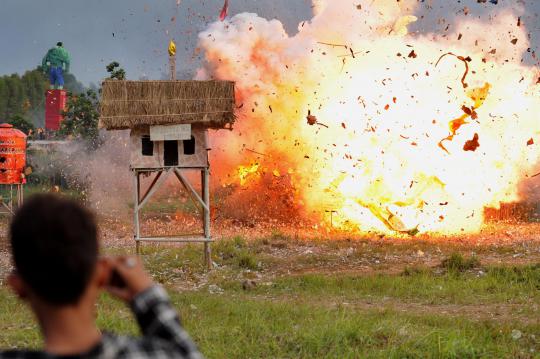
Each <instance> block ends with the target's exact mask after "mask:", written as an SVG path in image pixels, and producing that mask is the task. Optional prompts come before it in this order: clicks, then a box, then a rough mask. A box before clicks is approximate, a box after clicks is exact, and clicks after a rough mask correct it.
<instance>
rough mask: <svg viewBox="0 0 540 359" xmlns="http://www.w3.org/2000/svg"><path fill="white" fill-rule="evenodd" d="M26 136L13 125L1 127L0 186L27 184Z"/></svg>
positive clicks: (5, 124) (4, 124) (2, 125)
mask: <svg viewBox="0 0 540 359" xmlns="http://www.w3.org/2000/svg"><path fill="white" fill-rule="evenodd" d="M25 166H26V135H25V134H24V133H23V132H22V131H19V130H17V129H14V128H13V126H12V125H10V124H7V123H3V124H1V125H0V184H20V183H25V182H26V180H25V178H24V168H25Z"/></svg>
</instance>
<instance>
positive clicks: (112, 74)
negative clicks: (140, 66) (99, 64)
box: [105, 61, 126, 80]
mask: <svg viewBox="0 0 540 359" xmlns="http://www.w3.org/2000/svg"><path fill="white" fill-rule="evenodd" d="M105 68H106V69H107V72H108V73H109V78H110V79H116V80H125V79H126V71H125V70H124V69H123V68H121V67H120V64H119V63H118V62H116V61H113V62H111V63H110V64H108V65H107V67H105Z"/></svg>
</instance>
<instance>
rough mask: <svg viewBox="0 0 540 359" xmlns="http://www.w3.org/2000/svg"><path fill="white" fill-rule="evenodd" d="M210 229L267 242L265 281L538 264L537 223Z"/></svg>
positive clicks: (122, 228) (113, 246) (160, 226)
mask: <svg viewBox="0 0 540 359" xmlns="http://www.w3.org/2000/svg"><path fill="white" fill-rule="evenodd" d="M196 222H197V221H196V220H193V219H191V218H187V219H186V218H171V217H168V218H150V219H149V220H147V221H146V222H145V224H144V226H143V227H142V230H143V232H147V233H159V234H160V235H171V234H173V233H175V232H176V231H178V230H179V229H180V228H188V231H189V230H190V229H194V228H196V227H197V223H196ZM99 226H100V237H101V244H102V248H104V249H105V250H106V251H109V250H114V251H118V250H120V251H122V252H124V251H126V252H131V251H133V252H134V251H135V245H134V241H133V234H132V225H131V223H130V222H128V221H127V220H125V219H124V220H118V219H113V218H101V219H100V221H99ZM212 230H213V238H214V239H215V240H216V241H220V240H222V239H227V238H232V237H236V236H240V237H242V238H244V239H245V240H247V241H248V242H250V241H254V240H259V241H260V240H262V241H263V242H264V243H265V244H267V245H266V246H265V248H266V249H265V255H267V256H268V257H269V258H274V259H275V261H272V263H273V264H274V265H273V266H267V267H266V268H265V270H264V271H263V273H264V276H269V277H273V276H276V275H278V276H279V275H284V274H286V275H295V274H303V273H310V272H315V273H325V272H328V273H337V272H347V273H356V272H361V273H362V274H369V273H389V274H394V273H401V272H402V271H403V270H404V269H405V268H407V267H411V266H417V265H421V266H427V267H435V266H437V265H438V264H440V263H441V260H443V259H444V258H445V257H447V256H448V255H449V254H450V253H453V252H460V253H462V254H464V255H475V256H476V257H478V259H479V260H480V262H481V264H482V265H523V264H536V263H540V223H524V224H515V223H514V224H512V223H496V224H488V225H485V226H484V228H483V229H482V230H481V231H480V232H479V233H476V234H466V235H461V236H459V235H453V236H443V235H437V236H435V235H427V234H419V235H417V236H416V237H410V236H388V235H383V234H378V233H356V234H354V233H353V234H351V233H343V232H338V231H329V230H327V229H324V228H323V229H321V228H312V227H298V228H291V226H287V227H283V226H280V225H279V224H277V223H258V224H256V225H249V226H246V225H242V224H240V223H238V222H237V221H230V220H222V221H218V222H217V223H213V227H212ZM150 246H153V245H150ZM162 246H163V247H167V246H182V244H178V245H174V244H167V245H162ZM201 247H202V246H201ZM201 260H202V249H201ZM10 270H11V265H10V259H9V252H8V242H7V221H3V222H2V223H1V224H0V280H1V279H3V278H4V277H5V275H6V274H7V273H8V272H9V271H10Z"/></svg>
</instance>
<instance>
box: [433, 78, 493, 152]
mask: <svg viewBox="0 0 540 359" xmlns="http://www.w3.org/2000/svg"><path fill="white" fill-rule="evenodd" d="M490 88H491V85H490V84H488V83H486V84H485V85H484V86H483V87H479V88H475V89H473V90H471V91H469V92H468V93H467V96H468V97H469V98H470V99H471V100H473V101H474V105H473V106H471V107H470V108H469V107H467V106H465V105H464V106H462V107H461V110H462V111H463V112H465V113H464V114H463V115H461V116H460V117H458V118H456V119H455V120H452V121H450V122H449V124H448V127H449V128H450V135H448V137H445V138H443V139H442V140H441V141H440V142H439V144H438V146H439V148H441V149H442V150H443V151H445V152H446V153H448V154H450V152H448V149H446V147H445V146H444V143H443V142H445V141H452V140H453V139H454V136H456V133H457V131H458V130H459V129H460V128H461V126H463V125H465V124H467V123H468V122H467V121H466V119H467V118H469V117H471V118H472V119H477V118H478V115H477V113H476V111H475V109H477V108H479V107H480V106H482V105H483V104H484V101H485V100H486V97H487V95H488V94H489V89H490ZM474 150H476V148H475V149H474ZM474 150H473V151H474Z"/></svg>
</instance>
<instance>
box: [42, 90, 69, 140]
mask: <svg viewBox="0 0 540 359" xmlns="http://www.w3.org/2000/svg"><path fill="white" fill-rule="evenodd" d="M65 109H66V91H64V90H47V94H46V98H45V129H47V130H52V131H58V130H59V129H60V122H62V120H63V119H64V116H62V111H64V110H65Z"/></svg>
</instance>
